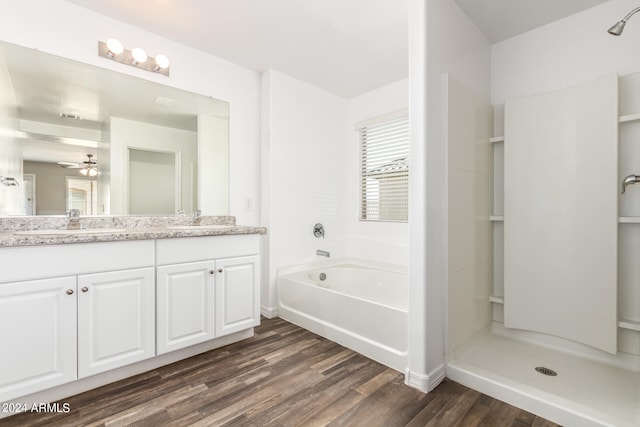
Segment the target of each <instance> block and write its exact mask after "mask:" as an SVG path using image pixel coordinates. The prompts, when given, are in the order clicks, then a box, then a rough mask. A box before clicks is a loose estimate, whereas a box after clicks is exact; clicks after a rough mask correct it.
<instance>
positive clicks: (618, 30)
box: [607, 7, 640, 36]
mask: <svg viewBox="0 0 640 427" xmlns="http://www.w3.org/2000/svg"><path fill="white" fill-rule="evenodd" d="M638 11H640V7H636V8H635V9H633V10H632V11H631V12H629V13H627V15H626V16H625V17H624V18H622V20H620V21H618V22H616V23H615V24H614V25H613V26H612V27H611V28H609V29H608V30H607V32H608V33H609V34H611V35H614V36H619V35H620V34H622V30H624V25H625V24H626V23H627V21H628V20H629V18H631V17H632V16H633V14H634V13H636V12H638Z"/></svg>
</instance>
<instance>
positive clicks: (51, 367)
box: [0, 276, 77, 402]
mask: <svg viewBox="0 0 640 427" xmlns="http://www.w3.org/2000/svg"><path fill="white" fill-rule="evenodd" d="M0 334H1V335H0V342H1V343H2V346H1V349H0V402H5V401H7V400H9V399H11V398H14V397H18V396H23V395H26V394H29V393H33V392H36V391H39V390H43V389H46V388H49V387H54V386H57V385H60V384H65V383H68V382H71V381H73V380H75V379H76V375H77V374H76V278H75V277H73V276H72V277H58V278H55V279H44V280H33V281H24V282H11V283H0Z"/></svg>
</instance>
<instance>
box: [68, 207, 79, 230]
mask: <svg viewBox="0 0 640 427" xmlns="http://www.w3.org/2000/svg"><path fill="white" fill-rule="evenodd" d="M67 230H80V210H78V209H69V211H68V212H67Z"/></svg>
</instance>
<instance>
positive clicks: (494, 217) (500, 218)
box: [489, 215, 640, 221]
mask: <svg viewBox="0 0 640 427" xmlns="http://www.w3.org/2000/svg"><path fill="white" fill-rule="evenodd" d="M638 219H640V218H638ZM489 221H504V215H491V216H490V217H489Z"/></svg>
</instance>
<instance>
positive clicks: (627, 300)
mask: <svg viewBox="0 0 640 427" xmlns="http://www.w3.org/2000/svg"><path fill="white" fill-rule="evenodd" d="M636 6H637V2H634V1H633V0H612V1H609V2H606V3H604V4H602V5H599V6H596V7H594V8H591V9H588V10H586V11H584V12H581V13H578V14H575V15H572V16H569V17H567V18H565V19H561V20H559V21H556V22H554V23H551V24H549V25H546V26H544V27H541V28H538V29H536V30H533V31H529V32H527V33H525V34H522V35H520V36H516V37H513V38H511V39H508V40H505V41H503V42H500V43H496V44H494V45H493V46H492V73H491V75H492V103H493V104H494V105H495V106H496V114H495V119H496V120H495V130H494V135H496V136H501V135H504V128H503V126H504V123H503V121H502V120H503V111H504V110H503V107H502V104H503V103H504V101H505V100H506V99H509V98H514V97H519V96H529V95H535V94H538V93H544V92H549V91H553V90H558V89H563V88H566V87H571V86H575V85H577V84H580V83H584V82H586V81H589V80H594V79H597V78H599V77H601V76H604V75H607V74H612V73H618V74H619V75H620V76H621V78H620V82H619V114H620V116H621V117H625V116H631V115H632V114H635V113H638V112H640V85H639V84H638V80H637V77H636V76H633V73H637V72H638V71H640V56H638V55H635V54H633V52H635V51H636V50H637V41H638V38H639V37H640V25H639V24H638V22H635V25H634V22H633V21H631V22H630V23H629V25H628V26H627V28H626V29H625V32H624V33H623V35H622V36H620V37H614V36H611V35H609V34H607V31H606V30H607V28H608V27H609V26H610V25H611V23H613V22H616V21H618V20H619V19H620V17H622V16H624V15H625V14H626V13H627V12H629V10H631V9H633V8H634V7H636ZM639 139H640V123H637V122H635V121H633V120H628V121H624V122H622V123H620V126H619V158H620V164H619V178H620V181H621V179H622V177H624V176H625V175H628V174H632V173H639V174H640V146H638V144H637V141H638V140H639ZM503 149H504V146H503V144H502V143H500V142H498V143H495V144H494V156H495V175H496V181H495V187H494V188H495V191H494V215H496V217H497V218H499V215H501V214H502V212H503V211H502V199H501V189H502V188H503V183H502V181H501V179H502V178H501V177H502V169H501V168H502V165H503V153H504V152H503ZM637 187H639V188H633V186H632V187H628V188H629V189H632V188H633V190H631V192H628V193H629V194H625V195H624V196H620V197H619V198H618V200H619V215H620V219H619V222H620V224H619V226H618V233H619V234H618V240H619V246H618V253H619V258H618V325H619V326H618V352H619V357H618V358H616V359H620V358H621V357H622V358H624V357H626V356H625V355H631V356H632V358H633V357H635V356H637V355H640V332H639V330H640V286H639V285H638V284H639V283H640V269H638V268H637V262H636V261H635V259H637V254H638V253H640V224H637V223H636V219H635V218H634V217H635V216H638V215H640V186H637ZM502 232H503V230H502V224H501V223H500V222H499V221H494V238H495V240H494V247H495V252H496V254H501V253H502V251H503V248H502V238H503V235H502ZM502 269H503V264H502V257H501V256H496V257H495V259H494V282H495V292H496V294H498V295H502V283H503V282H502ZM493 300H494V301H495V302H494V303H493V309H494V319H495V320H496V321H498V322H501V321H502V319H503V310H502V309H503V307H502V305H501V304H500V303H501V301H500V298H493ZM564 344H568V343H564ZM576 350H577V351H579V352H582V353H585V354H586V353H590V351H591V350H590V348H588V347H578V348H577V349H576Z"/></svg>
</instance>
